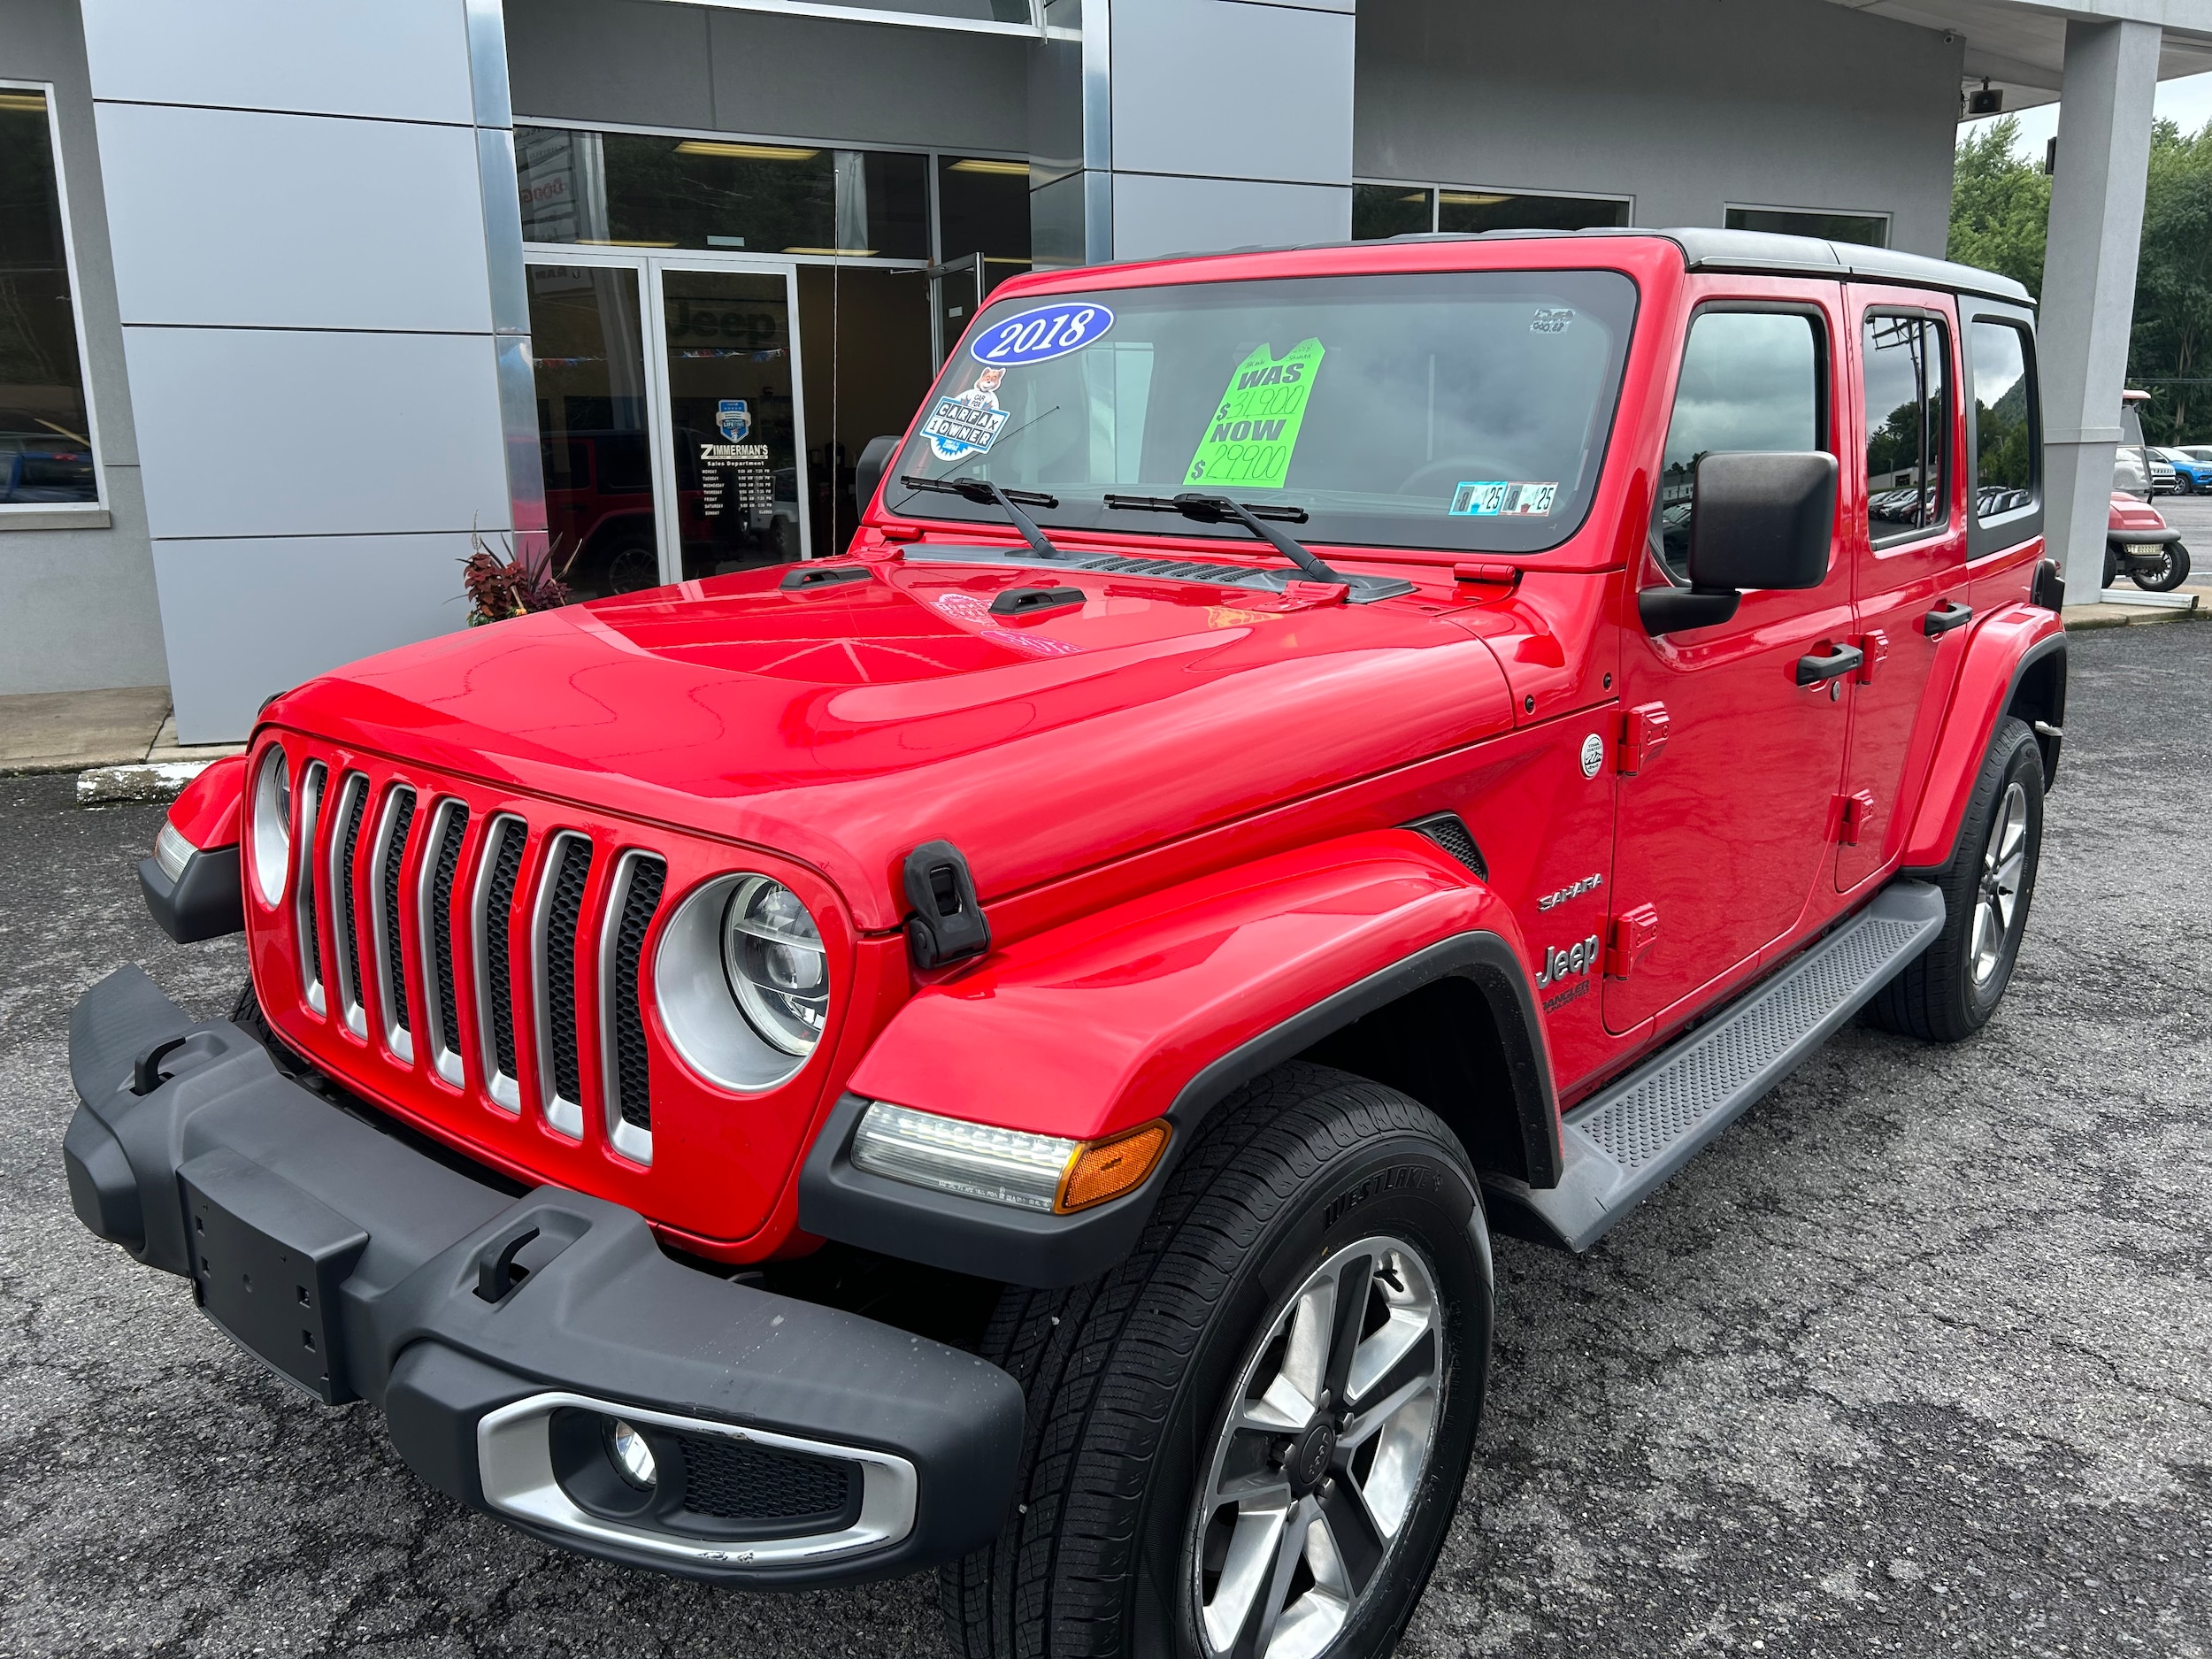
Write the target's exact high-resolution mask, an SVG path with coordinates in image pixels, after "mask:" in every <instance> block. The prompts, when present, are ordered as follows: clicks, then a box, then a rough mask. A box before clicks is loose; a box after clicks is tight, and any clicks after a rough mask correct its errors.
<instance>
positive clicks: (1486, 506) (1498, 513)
mask: <svg viewBox="0 0 2212 1659" xmlns="http://www.w3.org/2000/svg"><path fill="white" fill-rule="evenodd" d="M1558 494H1559V486H1558V485H1557V484H1555V483H1553V484H1460V485H1457V486H1455V488H1453V490H1452V504H1451V507H1450V508H1449V510H1448V511H1450V513H1451V515H1452V516H1453V517H1454V518H1543V517H1545V516H1546V515H1547V514H1548V513H1549V512H1550V511H1551V503H1552V498H1553V497H1554V496H1555V495H1558Z"/></svg>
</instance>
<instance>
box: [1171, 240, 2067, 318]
mask: <svg viewBox="0 0 2212 1659" xmlns="http://www.w3.org/2000/svg"><path fill="white" fill-rule="evenodd" d="M1594 236H1596V237H1609V236H1649V237H1653V238H1655V239H1657V240H1660V241H1663V242H1672V243H1673V244H1674V245H1675V246H1676V247H1678V248H1679V249H1680V250H1682V258H1683V263H1684V264H1685V265H1687V266H1688V267H1689V268H1690V269H1691V270H1693V271H1742V272H1748V273H1763V274H1769V275H1773V276H1804V277H1820V278H1823V279H1824V280H1828V281H1831V282H1840V281H1847V280H1857V281H1862V282H1895V283H1899V284H1901V285H1903V286H1905V287H1909V288H1941V289H1943V290H1944V291H1945V292H1946V293H1951V294H1979V295H1982V296H1985V297H1987V298H1989V299H1996V300H2004V301H2007V302H2008V303H2011V304H2014V305H2024V306H2030V307H2032V306H2033V305H2034V303H2035V301H2034V299H2033V298H2032V297H2031V296H2030V295H2029V293H2028V291H2027V289H2026V288H2023V287H2021V286H2020V284H2019V283H2017V282H2016V281H2014V280H2012V279H2011V278H2010V277H2008V276H1999V275H1998V274H1997V273H1995V272H1994V271H1983V270H1980V269H1978V268H1977V267H1976V266H1973V265H1955V264H1954V263H1952V262H1951V261H1950V260H1948V259H1931V258H1928V257H1925V256H1924V255H1922V254H1916V253H1902V252H1900V251H1899V250H1896V249H1894V248H1870V247H1867V246H1866V245H1864V244H1863V243H1861V242H1827V241H1824V240H1823V239H1821V238H1820V237H1817V236H1785V235H1782V234H1779V233H1778V232H1774V231H1764V230H1716V229H1713V228H1711V227H1709V226H1701V225H1692V226H1684V227H1676V228H1672V229H1651V230H1646V229H1643V228H1641V227H1632V226H1626V225H1595V226H1592V227H1589V228H1588V229H1586V230H1486V231H1417V232H1415V233H1413V234H1409V235H1404V236H1392V237H1388V238H1386V239H1385V240H1386V241H1389V242H1538V241H1549V240H1554V239H1556V240H1559V241H1568V242H1571V241H1586V240H1588V239H1589V238H1591V237H1594ZM1377 245H1378V244H1377V243H1375V242H1305V243H1295V244H1290V245H1288V246H1283V247H1271V248H1257V247H1255V248H1227V249H1223V250H1219V251H1221V252H1223V253H1230V254H1238V253H1288V252H1292V251H1294V250H1295V249H1297V248H1302V247H1308V248H1310V247H1326V248H1372V247H1375V246H1377ZM1172 257H1180V258H1189V257H1203V256H1193V255H1177V256H1172Z"/></svg>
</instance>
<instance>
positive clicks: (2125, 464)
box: [2112, 403, 2151, 500]
mask: <svg viewBox="0 0 2212 1659" xmlns="http://www.w3.org/2000/svg"><path fill="white" fill-rule="evenodd" d="M2112 488H2114V489H2116V490H2117V491H2118V492H2120V494H2122V495H2140V496H2142V497H2143V498H2144V499H2145V500H2148V499H2149V498H2150V493H2151V462H2150V456H2149V454H2148V453H2147V451H2146V449H2145V448H2144V444H2143V422H2142V419H2141V417H2139V415H2137V414H2136V412H2135V407H2134V405H2133V404H2131V403H2127V404H2123V405H2121V409H2120V447H2119V449H2117V450H2116V451H2115V452H2114V454H2113V457H2112Z"/></svg>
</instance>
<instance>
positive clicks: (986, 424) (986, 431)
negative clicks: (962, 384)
mask: <svg viewBox="0 0 2212 1659" xmlns="http://www.w3.org/2000/svg"><path fill="white" fill-rule="evenodd" d="M1005 378H1006V371H1005V370H1004V369H986V370H984V371H983V373H980V374H979V375H977V376H976V377H975V384H974V385H973V386H971V387H970V388H968V389H967V390H966V391H964V392H958V393H956V394H954V395H953V396H950V397H941V398H939V399H938V400H937V403H936V406H935V407H934V408H933V409H932V410H931V411H929V419H927V420H925V421H924V422H922V436H924V437H925V438H927V439H928V440H929V448H930V452H931V453H932V454H933V455H934V456H935V457H937V458H938V459H939V460H941V461H957V460H958V459H959V458H960V457H962V456H964V455H980V454H984V453H986V452H987V451H988V450H989V449H990V447H991V446H992V445H993V444H994V443H995V442H998V434H999V432H1000V430H1001V429H1002V427H1003V426H1005V425H1006V415H1007V411H1005V410H1003V409H1001V408H1000V407H999V406H998V385H999V382H1000V381H1001V380H1004V379H1005Z"/></svg>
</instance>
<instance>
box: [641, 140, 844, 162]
mask: <svg viewBox="0 0 2212 1659" xmlns="http://www.w3.org/2000/svg"><path fill="white" fill-rule="evenodd" d="M676 153H677V154H678V155H680V156H716V157H720V158H721V159H723V160H725V161H811V160H813V159H814V158H815V157H817V156H818V155H820V154H821V153H822V152H821V151H820V150H803V149H801V148H800V147H799V146H798V145H796V144H738V143H725V142H722V141H721V140H719V139H706V138H687V139H685V140H684V142H682V143H680V144H679V145H677V146H676Z"/></svg>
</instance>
